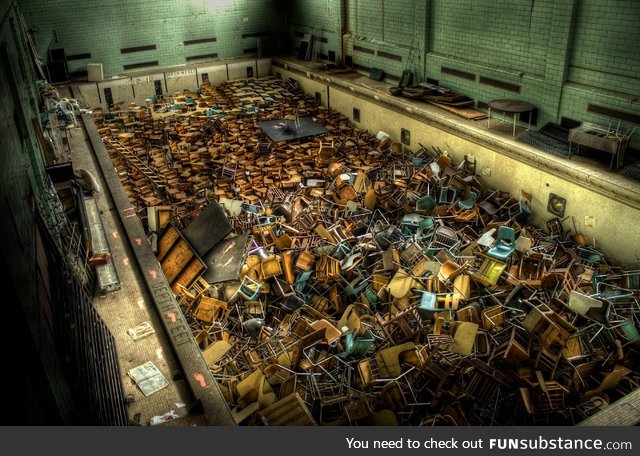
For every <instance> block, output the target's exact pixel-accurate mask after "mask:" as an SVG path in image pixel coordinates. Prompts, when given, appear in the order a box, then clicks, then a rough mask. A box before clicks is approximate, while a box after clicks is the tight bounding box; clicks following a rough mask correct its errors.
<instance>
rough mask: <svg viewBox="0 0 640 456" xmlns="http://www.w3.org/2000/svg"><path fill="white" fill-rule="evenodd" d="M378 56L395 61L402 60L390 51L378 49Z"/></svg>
mask: <svg viewBox="0 0 640 456" xmlns="http://www.w3.org/2000/svg"><path fill="white" fill-rule="evenodd" d="M378 57H382V58H384V59H389V60H395V61H396V62H402V57H401V56H399V55H397V54H391V53H390V52H385V51H378Z"/></svg>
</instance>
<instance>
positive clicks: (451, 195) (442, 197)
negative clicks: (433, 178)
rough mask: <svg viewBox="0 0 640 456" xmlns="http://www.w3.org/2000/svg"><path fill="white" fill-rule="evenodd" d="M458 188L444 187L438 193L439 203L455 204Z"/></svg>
mask: <svg viewBox="0 0 640 456" xmlns="http://www.w3.org/2000/svg"><path fill="white" fill-rule="evenodd" d="M456 194H457V192H456V189H455V188H453V187H442V188H441V189H440V193H439V194H438V204H453V202H454V201H455V200H456Z"/></svg>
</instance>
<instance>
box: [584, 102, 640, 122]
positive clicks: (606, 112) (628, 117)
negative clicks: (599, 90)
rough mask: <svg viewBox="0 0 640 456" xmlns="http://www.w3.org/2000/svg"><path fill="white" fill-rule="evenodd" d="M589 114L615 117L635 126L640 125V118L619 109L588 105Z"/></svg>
mask: <svg viewBox="0 0 640 456" xmlns="http://www.w3.org/2000/svg"><path fill="white" fill-rule="evenodd" d="M587 112H592V113H594V114H602V115H603V116H608V117H613V118H614V119H619V120H624V121H626V122H631V123H635V124H640V116H639V115H637V114H632V113H630V112H624V111H618V110H617V109H613V108H607V107H606V106H600V105H596V104H593V103H589V104H588V105H587Z"/></svg>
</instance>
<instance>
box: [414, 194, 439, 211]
mask: <svg viewBox="0 0 640 456" xmlns="http://www.w3.org/2000/svg"><path fill="white" fill-rule="evenodd" d="M437 205H438V203H437V202H436V200H434V199H433V198H431V197H430V196H429V195H427V196H423V197H422V198H420V199H419V200H418V201H416V211H432V210H433V209H435V208H436V206H437Z"/></svg>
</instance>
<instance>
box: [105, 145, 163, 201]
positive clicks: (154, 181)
mask: <svg viewBox="0 0 640 456" xmlns="http://www.w3.org/2000/svg"><path fill="white" fill-rule="evenodd" d="M104 142H105V143H106V144H107V145H109V146H111V147H113V148H114V149H115V150H116V152H118V154H120V156H121V157H122V158H124V159H125V160H126V161H127V163H129V165H131V166H133V167H134V168H135V169H137V170H138V171H140V172H141V173H142V175H143V176H144V177H145V178H146V179H147V180H148V181H149V182H150V183H151V185H153V186H154V187H155V188H157V189H161V188H164V187H165V183H164V180H162V178H161V177H160V176H158V174H157V173H156V172H155V171H154V170H153V169H151V168H150V167H149V165H147V164H146V163H145V162H144V161H142V160H141V159H140V157H138V156H137V155H136V154H135V153H134V152H133V150H131V148H129V147H127V146H125V145H124V144H122V143H121V142H120V141H118V140H116V139H111V138H105V139H104Z"/></svg>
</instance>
